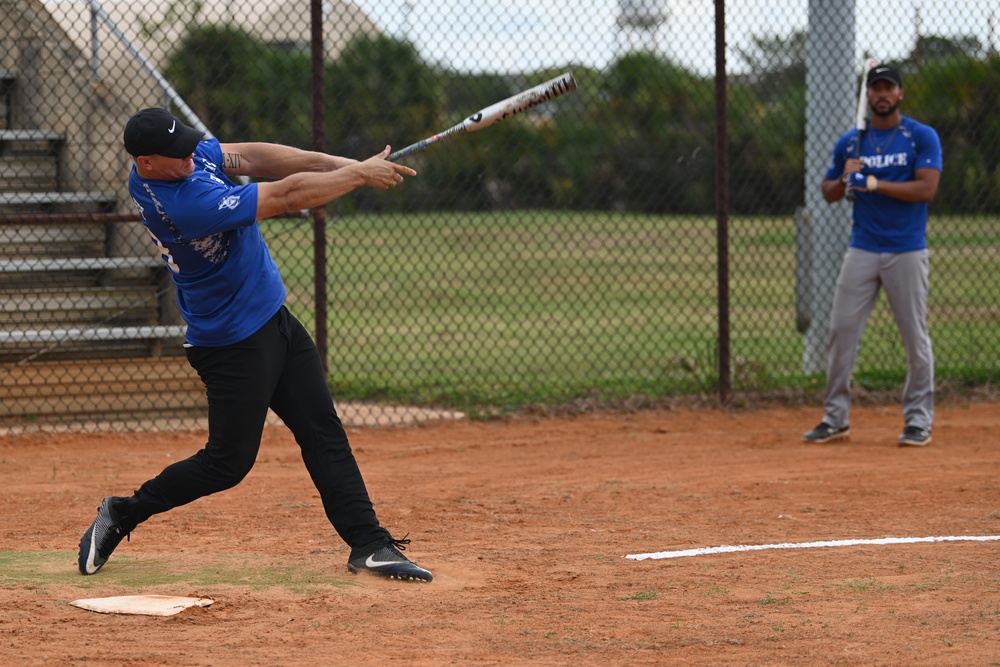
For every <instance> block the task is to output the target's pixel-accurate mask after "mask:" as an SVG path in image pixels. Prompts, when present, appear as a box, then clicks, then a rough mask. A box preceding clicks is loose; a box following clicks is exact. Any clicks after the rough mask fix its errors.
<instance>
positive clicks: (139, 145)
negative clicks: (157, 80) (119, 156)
mask: <svg viewBox="0 0 1000 667" xmlns="http://www.w3.org/2000/svg"><path fill="white" fill-rule="evenodd" d="M204 137H205V133H204V132H201V131H199V130H196V129H194V128H193V127H188V126H187V125H185V124H184V123H182V122H180V121H179V120H177V118H175V117H174V115H173V114H172V113H170V112H169V111H167V110H166V109H159V108H152V109H143V110H142V111H139V112H138V113H136V114H135V115H134V116H132V117H131V118H129V119H128V122H127V123H125V134H124V139H125V150H126V151H128V154H129V155H131V156H132V157H139V156H140V155H163V156H164V157H172V158H186V157H187V156H188V155H191V153H194V149H195V146H197V145H198V142H199V141H201V140H202V139H203V138H204Z"/></svg>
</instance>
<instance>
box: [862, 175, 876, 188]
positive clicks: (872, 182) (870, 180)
mask: <svg viewBox="0 0 1000 667" xmlns="http://www.w3.org/2000/svg"><path fill="white" fill-rule="evenodd" d="M865 187H867V188H868V192H875V191H876V190H878V179H877V178H875V177H874V176H871V175H869V176H868V180H867V181H866V182H865Z"/></svg>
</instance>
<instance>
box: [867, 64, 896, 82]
mask: <svg viewBox="0 0 1000 667" xmlns="http://www.w3.org/2000/svg"><path fill="white" fill-rule="evenodd" d="M876 81H889V82H891V83H894V84H896V85H897V86H899V87H900V88H902V87H903V78H902V77H901V76H899V70H898V69H896V68H895V67H894V66H892V65H889V64H883V65H876V66H875V67H872V68H871V69H870V70H868V81H867V82H866V83H865V85H866V86H870V85H872V84H873V83H875V82H876Z"/></svg>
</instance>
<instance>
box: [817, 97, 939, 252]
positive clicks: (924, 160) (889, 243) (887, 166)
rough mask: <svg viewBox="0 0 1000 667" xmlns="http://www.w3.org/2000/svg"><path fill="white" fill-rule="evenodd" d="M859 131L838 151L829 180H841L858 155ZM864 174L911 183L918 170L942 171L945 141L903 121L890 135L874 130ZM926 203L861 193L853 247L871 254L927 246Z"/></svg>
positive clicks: (864, 147) (864, 145)
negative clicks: (849, 159) (849, 164)
mask: <svg viewBox="0 0 1000 667" xmlns="http://www.w3.org/2000/svg"><path fill="white" fill-rule="evenodd" d="M857 142H858V131H857V129H854V130H851V131H850V132H847V133H846V134H844V135H843V136H841V137H840V139H839V140H838V141H837V144H836V145H835V146H834V148H833V157H832V158H831V160H830V166H829V167H828V168H827V171H826V178H828V179H830V178H840V176H841V174H843V173H844V163H845V162H846V160H847V159H848V158H849V157H854V156H855V155H857ZM861 159H862V160H863V162H864V165H863V166H862V168H861V173H862V174H864V175H866V176H868V175H872V176H874V177H875V178H877V179H878V180H879V181H897V182H900V181H911V180H913V178H914V175H915V173H916V170H917V169H937V170H938V171H941V169H942V158H941V140H940V139H939V138H938V135H937V132H935V131H934V128H932V127H930V126H928V125H924V124H922V123H918V122H917V121H915V120H913V119H912V118H907V117H906V116H903V117H902V120H901V121H900V123H899V125H898V126H897V127H896V128H893V129H891V130H876V129H873V128H869V130H868V132H866V133H865V136H864V138H863V139H862V141H861ZM927 211H928V204H927V202H906V201H902V200H899V199H895V198H893V197H889V196H886V195H884V194H882V193H881V192H879V191H878V190H876V191H875V192H856V193H855V199H854V214H853V220H854V224H853V226H852V229H851V247H852V248H859V249H861V250H868V251H870V252H911V251H914V250H923V249H924V248H926V247H927V239H926V235H927Z"/></svg>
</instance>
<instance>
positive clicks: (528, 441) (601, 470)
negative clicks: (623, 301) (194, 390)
mask: <svg viewBox="0 0 1000 667" xmlns="http://www.w3.org/2000/svg"><path fill="white" fill-rule="evenodd" d="M819 416H820V411H819V410H818V409H817V408H810V409H807V410H806V409H795V408H769V409H761V410H753V411H741V412H725V411H718V410H709V409H699V410H666V411H659V412H640V413H634V414H625V415H621V414H595V415H585V416H577V417H566V418H550V419H520V420H511V421H505V422H493V423H481V422H479V423H470V422H436V423H432V424H425V425H422V426H414V427H407V428H386V429H356V430H352V432H351V436H352V443H353V444H354V448H355V451H356V454H357V456H358V459H359V461H360V463H361V466H362V470H363V471H364V473H365V476H366V479H367V481H368V485H369V488H370V491H371V493H372V496H373V498H374V500H375V502H376V506H377V509H378V511H379V513H380V517H381V519H382V521H383V523H384V524H385V525H386V526H388V527H389V528H390V529H391V530H392V531H393V532H394V533H395V534H396V535H397V536H400V537H401V536H402V534H403V533H406V532H409V537H410V538H411V539H412V540H413V543H412V544H411V546H410V550H409V551H408V553H409V554H410V555H411V556H412V557H413V558H414V559H415V560H416V561H417V562H419V563H420V564H421V565H424V566H425V567H427V568H429V569H431V570H432V571H433V572H434V574H435V581H434V582H432V583H430V584H424V585H421V584H409V585H407V584H397V583H394V582H386V581H381V580H376V579H373V578H370V577H364V576H359V577H354V576H351V575H349V574H348V573H347V572H346V567H345V562H346V558H347V548H346V546H345V545H344V544H343V543H342V542H340V541H339V539H338V538H337V537H336V536H335V535H334V534H333V533H332V530H330V528H329V526H328V525H327V524H326V523H325V518H324V516H323V512H322V508H321V506H320V502H319V497H318V495H317V494H316V493H315V491H314V490H313V488H312V486H311V484H310V482H309V479H308V477H307V474H306V471H305V469H304V468H303V466H302V463H301V461H300V459H299V456H298V451H297V447H296V446H295V444H294V442H293V440H292V439H291V437H290V435H289V434H288V432H287V431H286V430H285V429H284V428H282V427H273V428H270V427H269V430H268V431H267V433H266V434H265V438H264V443H263V447H262V449H261V453H260V456H259V458H258V462H257V465H256V467H255V468H254V470H253V471H252V472H251V474H250V476H249V477H248V478H247V479H246V480H245V481H244V482H243V483H242V484H241V485H240V486H238V487H236V488H235V489H232V490H230V491H227V492H224V493H222V494H218V495H216V496H212V497H209V498H205V499H202V500H200V501H197V502H196V503H193V504H192V505H190V506H187V507H183V508H179V509H177V510H174V511H173V512H170V513H168V514H165V515H160V516H157V517H154V518H153V519H152V520H150V521H149V522H147V523H146V524H144V525H142V526H140V527H139V529H138V530H137V531H136V532H135V533H134V534H133V535H132V540H131V542H130V543H126V542H123V543H122V545H121V546H120V547H119V549H118V551H117V552H116V553H115V555H114V557H113V558H112V559H111V560H110V561H109V563H108V565H107V566H105V568H104V570H102V571H101V572H100V573H99V574H98V575H96V576H94V577H82V576H80V575H78V574H76V570H75V557H76V545H77V542H78V540H79V537H80V535H81V533H82V532H83V531H84V529H85V528H86V527H87V525H89V523H90V521H91V520H92V519H93V516H94V512H95V509H96V507H97V505H98V503H99V502H100V499H101V498H102V497H103V496H104V495H108V494H111V493H115V494H122V493H128V492H130V491H131V490H132V489H133V488H135V486H137V485H138V484H139V483H141V482H142V481H144V480H145V479H146V478H148V477H150V476H152V475H154V474H156V473H157V472H159V471H160V469H161V468H162V467H163V466H164V465H165V464H167V463H169V462H170V461H172V460H177V459H178V458H181V457H185V456H188V455H190V454H191V453H193V452H194V451H196V450H197V449H198V448H199V447H200V446H201V444H202V442H203V437H204V436H203V434H200V433H160V434H155V433H154V434H123V433H113V434H85V435H71V434H66V433H61V434H51V433H50V434H33V435H20V436H7V437H4V438H2V439H0V476H2V485H3V497H4V501H5V508H6V509H5V512H4V520H3V529H2V536H3V541H2V545H0V549H2V551H0V562H2V565H3V567H2V568H0V582H2V584H3V586H2V589H0V647H2V648H0V656H3V663H4V664H15V665H73V664H95V665H130V666H147V665H216V666H220V667H230V666H232V667H237V666H243V665H358V664H367V663H383V662H388V661H404V662H405V663H409V664H415V665H452V664H476V665H514V664H532V665H569V664H573V665H581V664H582V665H609V664H610V665H623V664H665V665H671V664H677V665H691V664H704V665H777V664H780V665H826V664H831V665H902V664H908V665H945V664H947V665H996V664H1000V561H998V558H997V555H998V552H1000V542H993V541H955V542H934V543H916V544H898V545H861V546H837V547H823V548H796V549H781V550H766V551H749V552H738V553H722V554H705V555H697V556H690V557H684V558H672V559H649V560H642V561H635V560H630V559H627V558H625V556H626V555H628V554H645V553H651V552H664V551H672V550H683V549H696V548H704V547H713V546H720V545H770V544H784V543H805V542H814V541H827V540H858V539H873V538H883V537H928V536H956V537H988V536H995V535H1000V475H998V473H1000V419H998V417H1000V403H989V402H975V403H971V404H957V403H956V404H951V405H943V406H939V408H938V417H937V421H936V426H935V430H934V442H933V444H932V445H931V446H930V447H927V448H925V449H919V448H905V449H902V448H899V447H897V446H896V444H895V438H896V435H897V434H898V432H899V430H900V427H901V426H902V423H901V418H900V411H899V407H898V406H897V405H889V406H885V407H866V408H855V410H854V413H853V419H852V421H853V424H852V430H853V432H854V434H853V437H852V439H851V440H850V441H849V442H848V443H842V444H836V445H806V444H804V443H802V442H800V437H801V434H802V432H803V431H805V430H807V429H808V428H810V427H812V426H814V425H815V423H816V422H817V421H818V418H819ZM138 593H150V594H163V595H184V596H193V597H208V598H212V599H213V600H214V601H215V602H214V604H213V605H212V606H211V607H208V608H193V609H188V610H185V611H183V612H181V613H180V614H178V615H176V616H172V617H169V618H158V617H144V616H121V615H103V614H97V613H94V612H89V611H84V610H82V609H78V608H75V607H73V606H71V605H69V602H71V601H73V600H76V599H79V598H93V597H101V596H117V595H132V594H138Z"/></svg>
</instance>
